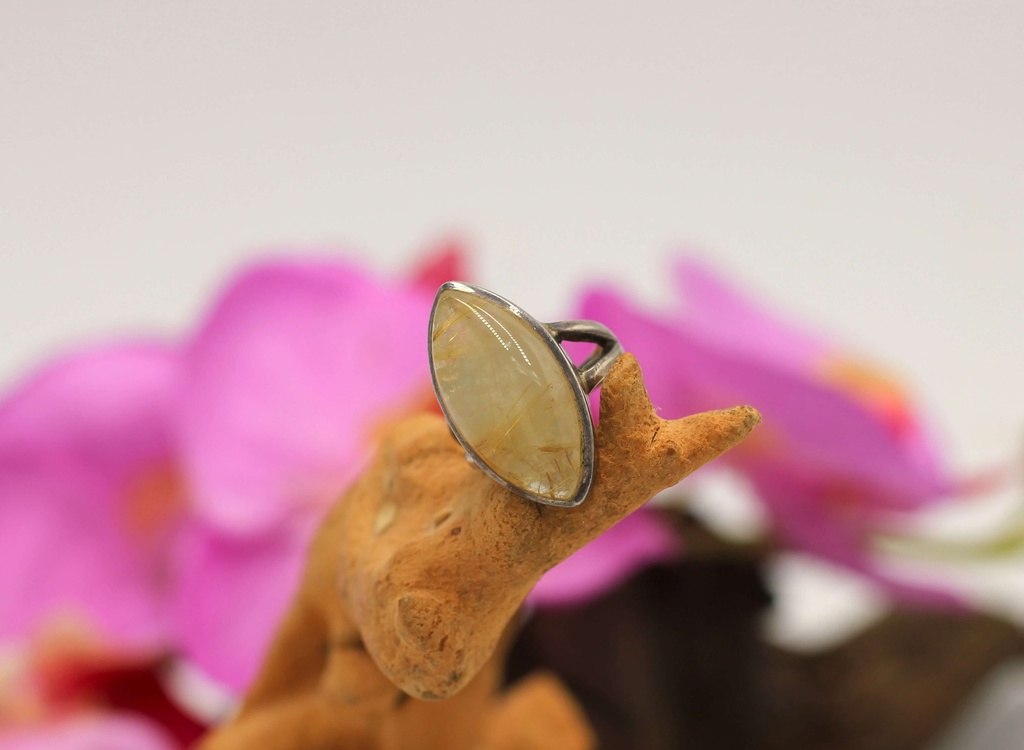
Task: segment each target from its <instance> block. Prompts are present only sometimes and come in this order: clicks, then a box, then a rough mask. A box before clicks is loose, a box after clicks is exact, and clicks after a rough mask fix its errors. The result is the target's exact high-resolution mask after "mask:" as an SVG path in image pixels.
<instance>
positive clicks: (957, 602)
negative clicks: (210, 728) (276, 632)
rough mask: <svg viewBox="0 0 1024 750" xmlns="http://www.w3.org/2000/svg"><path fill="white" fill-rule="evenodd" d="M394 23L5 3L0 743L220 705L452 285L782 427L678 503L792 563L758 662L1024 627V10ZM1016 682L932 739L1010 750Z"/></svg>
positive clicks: (184, 731) (1018, 701)
mask: <svg viewBox="0 0 1024 750" xmlns="http://www.w3.org/2000/svg"><path fill="white" fill-rule="evenodd" d="M378 6H379V4H371V3H355V2H351V3H341V4H316V3H310V4H301V5H295V4H286V3H268V4H261V5H260V6H258V7H254V6H251V5H242V4H238V5H232V4H218V5H217V6H216V7H212V6H211V7H202V8H200V7H195V8H189V9H187V10H186V9H183V8H177V9H169V8H168V9H164V8H157V7H138V8H129V7H117V6H116V5H115V4H101V5H100V6H95V5H93V6H90V7H89V8H88V9H86V8H84V7H79V6H76V5H74V4H71V3H38V4H31V5H29V4H7V5H5V6H4V7H3V8H0V28H2V29H3V31H2V32H0V33H2V34H3V44H2V45H0V91H2V92H3V94H4V97H3V99H4V101H5V103H6V106H5V114H4V118H3V124H2V125H0V128H2V129H0V132H2V133H3V136H4V137H3V138H2V139H0V164H3V165H4V166H3V169H0V344H2V345H0V377H2V379H3V392H2V395H0V545H2V546H0V639H2V641H3V643H2V645H0V747H3V748H8V747H11V748H15V747H17V748H31V747H40V748H64V747H66V748H68V749H69V750H71V749H72V748H81V749H83V750H84V749H85V748H93V747H103V748H108V749H109V748H121V747H124V748H172V747H179V746H184V745H187V744H188V743H189V742H191V741H192V740H193V739H194V738H196V737H198V736H200V734H201V733H202V732H203V731H204V728H205V726H207V725H209V724H210V723H212V722H214V721H216V720H218V719H219V718H221V717H222V716H223V715H224V714H225V712H226V711H229V710H230V707H231V706H232V704H233V700H234V696H236V695H237V694H238V691H239V690H241V689H242V688H243V687H244V685H245V683H246V681H247V680H248V679H250V678H251V676H252V673H253V671H254V670H255V668H256V666H257V658H258V656H257V655H258V653H259V652H260V649H261V648H262V647H263V644H264V643H265V641H266V638H267V637H268V634H269V632H270V630H271V629H272V627H273V624H274V622H275V618H276V617H277V614H278V613H279V611H280V608H281V606H282V605H283V602H284V601H285V600H286V599H287V596H288V591H289V589H290V586H291V585H292V582H293V581H294V577H295V575H296V574H297V570H298V566H299V565H300V563H301V550H302V547H303V544H304V542H305V539H306V538H307V537H308V534H309V533H310V530H311V528H312V525H313V524H314V523H315V521H316V518H317V517H318V514H319V512H321V511H322V509H323V508H324V507H325V506H326V505H327V504H328V503H330V502H331V501H332V500H333V499H334V497H336V494H337V492H338V491H339V488H340V487H343V486H344V484H345V483H346V482H347V481H348V480H349V479H351V477H352V476H353V475H354V473H355V472H356V471H357V470H358V466H359V465H360V462H361V461H362V460H363V459H364V458H365V456H366V454H367V453H368V452H369V451H370V450H372V446H373V443H374V440H375V438H376V437H377V436H378V435H379V434H380V433H381V431H382V430H384V429H385V428H386V426H387V424H389V423H391V422H392V421H393V420H395V419H397V418H399V417H400V416H401V415H403V414H405V413H409V412H412V411H415V410H419V409H424V408H428V409H429V408H434V407H433V405H432V394H431V392H430V389H429V379H428V377H427V374H426V361H425V356H424V351H423V349H424V346H423V341H424V339H425V335H424V331H425V326H426V315H427V311H428V309H429V304H430V299H431V297H432V294H433V290H434V289H435V288H436V286H437V285H438V284H439V283H440V282H441V281H443V280H446V279H447V278H465V279H466V280H469V281H473V282H477V283H480V284H482V285H484V286H488V287H490V288H493V289H495V290H496V291H498V292H499V293H501V294H504V295H506V296H508V297H509V298H510V299H512V300H514V301H515V302H517V303H519V304H521V305H522V306H523V307H524V308H525V309H527V310H529V311H531V312H532V313H533V314H535V315H536V316H537V317H539V318H541V319H547V320H554V319H558V318H565V317H573V316H576V317H590V318H594V319H597V320H600V321H602V322H604V323H606V324H607V325H609V326H610V327H611V328H612V329H613V330H614V331H616V333H617V334H618V335H619V336H620V338H621V339H622V341H623V343H624V344H625V345H626V347H627V349H629V350H631V351H634V352H635V353H636V354H637V355H638V357H639V359H640V362H641V365H642V366H643V368H644V371H645V376H646V377H647V379H648V385H649V388H650V391H651V394H652V397H653V399H654V401H655V403H656V404H658V405H659V406H660V407H661V412H662V415H663V416H680V415H683V414H686V413H689V412H692V411H696V410H700V409H705V408H716V407H719V406H729V405H732V404H734V403H740V402H746V403H751V404H752V405H754V406H756V407H758V408H759V409H761V411H762V412H763V413H764V415H765V418H766V421H765V424H764V425H763V427H762V428H760V430H759V432H758V433H757V434H756V436H755V439H753V440H752V441H750V443H749V444H747V445H744V446H742V448H741V449H739V450H737V451H735V452H734V453H733V454H730V455H729V456H728V457H727V458H726V459H725V460H724V461H722V462H721V463H722V466H721V467H718V469H717V470H715V471H704V472H701V473H699V474H698V475H697V476H695V477H693V478H692V480H688V481H687V483H685V484H684V485H682V486H681V487H680V489H679V491H678V493H676V494H671V493H670V494H669V495H667V496H666V497H665V498H663V499H662V502H661V504H663V505H667V506H672V507H676V508H678V507H681V506H682V505H683V503H682V502H681V498H682V497H683V496H684V495H685V498H686V500H687V501H688V503H687V507H691V508H693V509H694V514H695V515H696V517H697V518H698V519H699V523H700V526H701V529H704V530H710V531H711V532H713V533H714V534H715V535H716V538H719V539H724V540H726V541H727V543H728V544H731V545H734V546H735V547H736V548H743V549H747V548H749V547H750V546H751V545H753V546H755V547H756V546H758V545H760V544H762V540H764V539H770V540H772V541H771V545H772V546H771V547H770V549H769V550H768V551H765V550H764V549H762V548H759V550H760V551H758V552H757V553H752V554H756V555H760V557H756V559H757V566H756V567H757V569H758V570H760V571H762V572H763V574H764V575H765V576H766V578H765V579H764V580H765V585H766V586H767V590H768V591H770V592H771V595H772V597H773V602H772V605H771V609H770V612H769V614H768V615H767V616H766V617H765V618H764V619H763V621H762V619H760V615H758V618H759V619H758V622H759V623H760V624H761V626H762V627H763V632H764V633H765V634H766V637H767V638H768V639H769V641H770V642H771V643H773V644H776V645H779V646H784V647H786V648H788V649H794V650H795V652H796V653H804V652H808V651H813V652H815V653H823V652H826V651H828V649H833V648H835V647H836V644H840V643H843V642H845V640H844V639H847V638H848V637H849V636H851V635H852V634H856V633H860V632H863V630H862V629H863V628H865V627H868V626H870V625H871V624H872V623H876V622H878V618H879V617H881V616H882V613H883V612H884V611H885V610H886V608H887V607H888V606H889V603H890V602H892V601H896V602H899V603H900V606H909V605H911V604H913V605H917V606H925V607H927V608H929V611H935V612H940V613H944V614H943V615H942V616H952V615H949V614H948V613H952V612H959V613H964V612H971V611H974V610H976V609H980V610H983V611H986V612H990V613H993V614H996V615H999V616H1001V617H1004V618H1008V619H1009V620H1010V621H1015V622H1017V623H1020V622H1024V604H1022V602H1024V596H1021V592H1022V591H1024V563H1022V559H1021V557H1020V556H1019V555H1018V554H1017V553H1018V550H1019V547H1020V541H1021V537H1022V536H1024V533H1022V531H1021V529H1022V527H1024V520H1022V519H1021V518H1020V515H1019V513H1018V511H1017V509H1018V507H1019V506H1020V504H1021V499H1022V496H1021V492H1020V487H1019V481H1017V476H1018V463H1019V459H1018V456H1019V454H1020V452H1021V448H1022V446H1021V427H1022V423H1024V390H1022V389H1021V388H1020V374H1021V373H1022V372H1024V347H1021V346H1019V344H1018V341H1019V339H1020V321H1021V320H1022V319H1024V298H1022V297H1021V296H1020V294H1019V289H1020V286H1021V283H1022V282H1024V251H1022V248H1024V222H1021V221H1020V218H1021V217H1020V198H1019V196H1020V195H1024V141H1022V139H1021V138H1020V133H1021V132H1022V131H1024V99H1022V97H1021V96H1020V92H1021V91H1022V90H1024V51H1022V47H1021V45H1020V44H1019V39H1020V36H1021V34H1022V33H1024V12H1022V11H1021V10H1020V9H1018V8H1015V7H1010V6H1007V5H1005V4H999V3H971V4H967V3H945V2H944V3H938V4H929V5H927V6H925V5H915V4H904V5H900V6H898V7H894V6H892V5H891V4H885V3H869V4H867V5H865V4H859V5H857V6H855V7H854V6H827V7H826V6H822V5H821V4H812V3H776V4H772V5H771V6H759V5H756V4H747V3H733V2H726V3H716V4H714V5H713V6H712V5H706V6H702V7H698V6H693V7H687V6H685V5H683V6H679V7H668V6H663V5H658V4H654V3H641V4H639V5H637V4H633V5H631V6H629V7H628V8H627V7H625V6H622V7H613V6H611V5H594V4H583V3H572V2H570V3H554V4H546V5H545V6H544V7H537V8H529V7H526V6H518V7H516V8H515V9H513V8H506V9H496V8H491V9H488V8H485V7H483V6H476V5H472V4H468V3H455V4H447V5H445V6H444V7H435V8H430V7H412V6H408V7H401V6H399V5H389V6H387V7H384V6H380V7H378ZM449 238H451V239H449ZM254 404H258V405H259V408H258V409H254V408H253V405H254ZM665 518H666V517H664V516H662V515H660V514H659V513H656V512H654V511H645V512H644V513H642V514H637V515H636V516H634V517H632V518H631V519H630V520H629V521H627V522H626V523H624V524H622V525H621V526H620V527H617V528H616V529H615V530H613V532H612V533H610V534H609V535H608V537H607V538H606V539H603V540H601V543H602V544H603V545H604V547H603V548H598V549H590V550H583V551H582V552H581V553H579V555H577V556H576V557H574V558H572V559H570V560H569V561H568V562H567V563H566V564H565V565H564V566H562V568H561V570H560V571H555V572H554V573H553V574H552V575H551V576H549V577H548V578H546V579H545V580H544V581H543V582H542V584H541V585H540V587H538V589H537V591H536V592H535V594H534V597H533V606H535V607H536V608H537V611H538V612H540V613H544V612H546V611H550V612H552V613H554V614H551V615H550V616H549V619H545V615H543V614H540V615H538V616H537V618H536V620H535V623H536V630H535V632H532V633H530V634H529V636H530V637H531V638H535V639H536V641H535V643H534V644H533V645H534V646H535V651H536V652H537V653H540V652H541V651H543V648H542V647H543V646H544V644H545V643H546V642H545V641H544V640H543V639H544V637H545V633H546V632H547V631H545V630H544V629H545V628H553V627H555V625H552V624H551V623H555V624H557V622H558V621H557V618H558V617H562V616H564V617H572V616H573V615H572V614H571V611H570V610H572V608H573V607H587V606H599V604H594V602H598V600H600V599H601V597H603V596H607V595H609V592H612V591H613V590H617V591H622V590H623V589H621V588H618V589H617V588H616V587H621V586H622V585H623V584H624V583H626V584H627V586H628V583H627V582H628V580H630V578H631V576H632V577H633V580H635V581H640V583H639V584H637V585H646V584H645V583H644V579H643V578H642V575H643V574H641V577H640V578H637V577H636V576H635V575H634V574H636V573H637V572H638V571H639V570H640V569H641V568H644V567H646V566H650V565H654V566H655V567H657V566H658V565H661V566H663V568H664V569H666V570H675V569H676V568H674V567H673V566H680V565H686V564H688V563H687V561H688V560H692V559H693V558H694V557H696V556H698V553H699V552H700V550H701V549H703V547H701V546H700V541H699V540H700V538H703V537H700V538H698V537H695V536H694V534H693V533H692V531H691V532H687V533H683V534H682V536H681V537H680V536H679V535H678V534H676V533H675V532H674V531H669V530H670V529H674V528H675V526H674V525H673V523H675V522H673V523H666V521H665ZM701 533H703V531H702V532H701ZM716 549H717V548H716ZM665 566H667V567H665ZM681 575H683V576H684V577H685V576H687V575H690V574H689V573H685V574H681ZM682 580H683V578H679V579H678V580H677V581H676V584H674V585H678V586H681V587H682V588H680V589H679V590H680V591H684V589H685V591H684V593H681V594H679V597H680V598H681V599H682V600H686V599H685V597H686V596H694V594H693V593H692V591H691V589H689V588H686V587H685V586H683V584H681V583H679V581H682ZM686 580H689V579H686ZM659 585H660V584H659ZM686 585H687V586H688V585H689V584H686ZM758 585H760V584H758ZM730 586H734V587H735V582H733V583H729V581H728V580H726V581H724V582H723V583H721V587H720V588H718V589H716V588H712V589H711V590H712V591H719V592H720V591H731V590H732V589H730V588H729V587H730ZM659 590H661V589H659ZM672 590H674V589H672ZM254 592H259V595H258V596H255V595H254ZM687 592H688V593H687ZM612 596H613V597H614V596H624V595H622V594H612ZM752 597H753V595H752ZM707 598H708V597H707V596H703V595H702V596H701V600H702V601H703V600H705V599H707ZM609 601H620V604H621V600H614V599H613V600H609ZM686 601H690V603H691V604H692V603H693V601H694V600H686ZM751 601H753V598H752V599H751ZM750 606H751V607H752V608H754V605H753V604H751V605H750ZM758 606H761V605H758ZM671 609H672V607H671V606H669V605H666V614H665V617H666V618H668V617H669V614H667V613H668V612H669V611H670V610H671ZM562 611H565V612H569V614H564V615H562V614H559V612H562ZM752 611H753V609H752ZM243 615H244V617H243ZM707 617H708V619H709V621H710V620H711V619H712V618H713V615H712V614H711V613H708V614H707ZM591 619H593V618H591ZM680 632H683V631H680ZM698 636H699V633H697V634H695V633H692V632H690V631H686V638H695V637H698ZM682 637H683V636H680V638H682ZM691 642H693V641H691ZM524 648H525V647H524ZM534 656H535V655H534ZM638 658H639V657H638ZM527 661H528V660H527ZM666 661H668V657H666ZM1000 663H1001V664H1003V662H1000ZM1012 664H1013V662H1011V661H1007V662H1005V664H1003V667H1002V670H1001V671H998V672H996V671H993V672H992V674H991V675H989V681H988V682H987V683H979V684H983V685H987V687H983V688H981V690H982V692H981V693H977V692H976V691H975V690H974V689H973V683H972V685H971V686H970V687H972V689H971V690H970V691H968V690H967V686H965V688H964V695H963V696H961V698H962V699H963V700H962V704H961V703H958V704H957V708H958V709H963V710H962V711H960V712H958V716H959V717H960V721H959V723H958V724H955V725H954V726H952V727H947V726H943V727H942V731H941V732H940V734H939V735H938V737H939V739H938V741H939V742H940V743H944V744H942V747H943V748H947V747H948V748H952V747H971V748H1016V747H1018V746H1019V742H1018V739H1019V737H1020V736H1024V724H1022V723H1021V720H1020V718H1019V715H1015V711H1016V713H1017V714H1019V713H1020V712H1019V709H1020V708H1021V707H1022V706H1024V678H1022V677H1021V672H1020V669H1019V667H1018V668H1017V669H1016V671H1015V670H1014V668H1013V666H1012ZM936 667H937V668H938V665H936ZM728 668H729V669H734V670H737V671H739V668H738V667H736V666H735V665H731V664H730V665H729V667H728ZM906 689H907V690H910V691H912V690H915V689H916V688H915V687H914V686H913V685H911V684H907V686H906ZM970 696H975V698H976V700H975V703H974V704H970V703H969V702H968V698H969V697H970ZM978 696H980V697H978ZM874 697H876V698H879V699H880V700H883V701H884V700H885V698H886V696H881V695H875V696H874ZM735 700H736V704H735V708H736V710H737V711H744V710H748V709H749V707H747V706H745V704H743V703H742V701H741V700H740V699H739V698H736V699H735ZM740 723H742V722H740ZM723 742H726V741H725V740H723ZM687 746H693V747H714V746H715V745H712V744H707V743H706V742H705V744H700V742H699V741H698V740H696V739H691V741H690V743H689V744H688V745H687ZM720 746H722V747H731V746H732V745H728V744H727V743H726V744H722V745H720ZM790 746H803V745H800V744H791V745H790ZM807 746H810V745H807Z"/></svg>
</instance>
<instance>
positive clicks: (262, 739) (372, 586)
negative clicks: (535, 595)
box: [204, 354, 760, 750]
mask: <svg viewBox="0 0 1024 750" xmlns="http://www.w3.org/2000/svg"><path fill="white" fill-rule="evenodd" d="M759 421H760V416H759V415H758V414H757V412H756V411H755V410H753V409H751V408H750V407H736V408H733V409H728V410H725V411H717V412H707V413H704V414H697V415H694V416H691V417H687V418H685V419H679V420H663V419H660V418H659V417H658V416H657V415H656V414H655V412H654V409H653V407H652V406H651V403H650V400H649V398H648V396H647V392H646V389H645V388H644V384H643V378H642V376H641V373H640V368H639V366H638V365H637V363H636V360H635V359H634V358H633V357H632V355H628V354H626V355H623V356H622V357H621V358H620V359H619V360H618V361H617V362H616V363H615V365H614V367H613V369H612V371H611V373H610V374H609V375H608V378H607V380H606V382H605V385H604V388H603V391H602V398H601V415H600V423H599V425H598V428H597V435H596V439H597V464H596V476H595V479H594V484H593V488H592V490H591V492H590V495H589V496H588V498H587V500H586V501H585V502H584V503H583V504H582V505H580V506H578V507H576V508H571V509H564V508H551V507H546V506H541V505H537V504H535V503H532V502H529V501H527V500H524V499H522V498H520V497H518V496H516V495H514V494H512V493H510V492H508V491H507V490H505V489H504V488H502V487H500V486H499V485H497V484H496V483H495V482H493V481H492V480H490V479H489V478H488V477H487V476H486V475H485V474H484V473H483V472H481V471H480V470H478V469H477V468H475V467H474V466H472V465H471V464H470V463H469V462H468V461H467V460H466V457H465V454H464V453H463V451H462V449H461V448H460V447H459V445H458V444H457V443H456V442H455V440H454V439H453V438H452V436H451V434H450V433H449V431H448V428H447V426H446V425H445V423H444V421H443V420H441V419H440V418H438V417H436V416H430V415H422V416H418V417H414V418H411V419H409V420H407V421H405V422H402V423H400V424H399V425H397V426H396V427H395V428H394V429H393V431H392V432H391V433H390V434H389V436H388V437H387V438H385V440H384V441H383V442H382V444H381V446H380V449H379V450H378V453H377V455H376V458H375V459H374V461H373V463H371V464H370V466H369V467H367V469H366V470H365V471H364V473H363V474H362V475H361V476H360V478H359V479H358V480H357V482H356V483H355V484H354V485H353V486H352V487H351V489H350V490H349V491H348V493H347V494H346V496H345V497H344V498H343V499H342V500H341V501H340V502H339V503H337V505H336V506H335V507H334V508H333V509H332V510H331V512H330V513H329V515H328V516H327V518H326V519H325V521H324V523H323V525H322V526H321V528H320V530H319V532H318V534H317V536H316V539H315V540H314V542H313V545H312V547H311V550H310V556H309V561H308V565H307V569H306V574H305V578H304V580H303V583H302V586H301V588H300V590H299V592H298V594H297V597H296V600H295V603H294V605H293V607H292V609H291V611H290V612H289V614H288V616H287V617H286V619H285V621H284V623H283V624H282V626H281V629H280V632H279V634H278V636H277V639H276V642H275V644H274V645H273V647H272V648H271V650H270V652H269V654H268V656H267V659H266V662H265V664H264V667H263V670H262V672H261V675H260V677H259V678H258V679H257V681H256V682H255V684H254V685H253V687H252V689H251V691H250V693H249V695H248V697H247V699H246V701H245V704H244V706H243V709H242V711H241V712H240V714H239V716H238V717H237V718H236V719H235V721H233V722H232V723H231V724H229V725H228V726H226V727H224V728H223V729H221V730H220V731H219V732H218V733H216V734H214V735H213V736H212V737H211V738H210V739H209V740H208V741H207V743H206V744H205V745H204V748H205V750H228V749H229V748H239V749H240V748H253V747H259V748H268V749H270V748H282V750H283V749H284V748H289V749H290V750H301V749H303V748H309V749H310V750H312V748H326V747H338V748H343V747H344V748H350V747H351V748H356V747H358V748H362V747H366V748H399V747H400V748H435V747H437V748H441V747H445V748H466V750H472V749H474V748H478V749H479V750H488V749H494V750H497V749H498V748H506V747H508V748H512V747H537V748H543V747H551V748H556V747H557V748H567V749H570V750H571V749H572V748H580V750H583V748H587V747H590V746H592V744H593V737H592V734H591V733H590V731H589V728H588V727H587V725H586V722H585V720H584V719H583V718H582V715H581V714H580V712H579V709H578V708H577V707H576V704H575V702H574V701H573V700H572V698H571V696H569V695H568V693H567V692H566V691H565V690H564V689H563V688H561V687H560V684H559V683H558V682H557V681H556V680H554V678H546V677H543V676H538V677H536V678H534V679H531V680H527V681H524V682H523V683H522V684H521V685H519V686H517V688H516V689H514V690H512V691H508V692H506V693H504V694H500V693H499V692H498V686H499V683H500V677H501V666H502V661H503V654H504V647H503V646H500V645H499V644H501V643H502V638H503V633H507V631H508V629H509V627H510V623H512V622H513V620H514V616H515V614H516V611H517V610H518V608H519V606H520V605H521V603H522V601H523V599H524V598H525V597H526V595H527V594H528V593H529V591H530V589H531V588H532V587H533V586H534V584H535V583H536V582H537V580H538V579H539V578H540V576H541V575H542V574H543V573H544V572H545V571H547V570H548V569H550V568H551V567H552V566H554V565H556V564H557V563H558V562H560V561H562V560H564V559H565V558H566V557H568V556H569V555H570V554H572V553H573V552H575V551H576V550H578V549H579V548H580V547H582V546H583V545H585V544H587V543H588V542H590V541H591V540H593V539H594V538H596V537H597V536H598V535H599V534H601V533H602V532H603V531H605V530H606V529H608V528H609V527H611V526H612V525H614V524H615V523H617V522H618V521H620V520H622V519H623V518H625V517H626V516H627V515H629V514H630V513H631V512H633V511H634V510H636V509H637V508H639V507H640V506H641V505H643V504H644V503H645V502H647V500H649V499H650V498H651V497H652V496H653V495H654V494H655V493H657V492H659V491H660V490H663V489H665V488H667V487H671V486H672V485H674V484H676V483H677V482H678V481H679V480H680V479H682V478H683V477H685V476H686V475H687V474H689V473H691V472H692V471H694V470H695V469H697V468H698V467H700V466H702V465H703V464H705V463H706V462H708V461H710V460H711V459H713V458H715V457H717V456H719V455H721V454H722V453H723V452H725V451H726V450H728V449H729V448H731V447H733V446H734V445H736V444H737V443H739V442H740V441H741V440H742V439H743V438H744V437H746V435H747V434H748V433H749V432H750V431H751V429H753V427H754V426H755V425H756V424H757V423H758V422H759ZM506 639H507V636H506ZM409 696H411V698H410V697H409ZM442 699H445V700H442ZM538 727H544V731H542V732H541V731H535V730H537V728H538ZM531 738H532V739H531ZM538 743H541V744H538Z"/></svg>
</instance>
